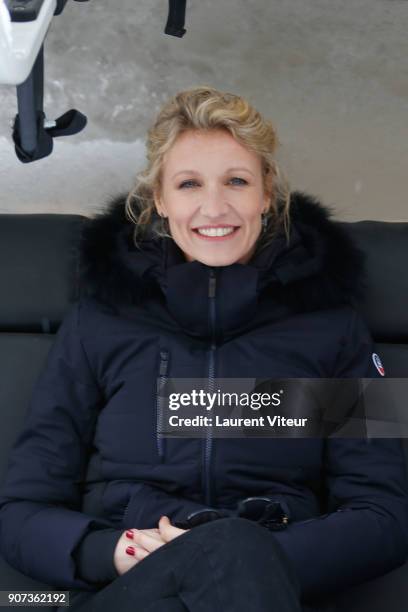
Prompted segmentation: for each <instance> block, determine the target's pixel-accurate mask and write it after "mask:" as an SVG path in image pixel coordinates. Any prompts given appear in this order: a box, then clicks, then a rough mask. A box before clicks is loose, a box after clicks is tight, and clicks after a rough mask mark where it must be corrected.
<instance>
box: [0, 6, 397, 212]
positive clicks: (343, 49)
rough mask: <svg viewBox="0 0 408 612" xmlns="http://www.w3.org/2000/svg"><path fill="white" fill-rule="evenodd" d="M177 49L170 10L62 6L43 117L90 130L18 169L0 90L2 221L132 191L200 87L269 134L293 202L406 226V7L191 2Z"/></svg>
mask: <svg viewBox="0 0 408 612" xmlns="http://www.w3.org/2000/svg"><path fill="white" fill-rule="evenodd" d="M187 4H188V9H187V20H186V28H187V33H186V34H185V36H184V38H182V39H179V38H175V37H172V36H168V35H165V34H164V26H165V23H166V19H167V1H166V0H160V1H159V0H138V2H137V3H136V2H134V0H120V2H117V1H116V0H91V2H89V3H85V4H82V3H77V2H73V1H71V0H70V1H69V2H68V4H67V6H66V9H65V11H64V13H63V14H62V15H61V16H59V17H56V18H55V19H54V20H53V22H52V26H51V29H50V32H49V34H48V37H47V41H46V95H45V109H46V113H47V117H48V118H55V117H56V116H58V115H60V114H62V113H63V112H65V111H66V110H68V109H69V108H72V107H76V108H78V109H79V110H81V111H82V112H84V113H85V114H86V115H87V116H88V119H89V124H88V126H87V128H86V130H85V131H84V132H83V133H81V134H79V135H77V136H73V137H69V138H63V139H60V140H56V141H55V149H54V153H53V154H52V156H50V157H49V158H47V159H44V160H41V161H38V162H35V163H32V164H28V165H26V164H22V163H21V162H19V161H18V160H17V158H16V156H15V153H14V148H13V145H12V141H11V136H10V122H11V121H12V120H13V118H14V115H15V113H16V98H15V89H14V88H11V87H6V86H2V87H0V185H1V196H0V212H7V211H14V212H21V213H27V212H49V211H50V212H83V213H85V214H86V213H87V212H91V211H93V210H96V209H97V208H98V207H99V206H102V205H103V203H104V201H105V198H106V195H108V194H114V193H116V192H117V191H120V190H126V189H129V188H130V186H131V184H132V180H133V177H134V175H135V172H136V170H138V169H139V168H141V167H142V166H143V164H144V135H145V132H146V129H147V127H148V125H149V122H150V121H151V120H152V119H153V117H154V116H155V113H156V112H157V111H158V109H159V108H160V106H161V104H162V102H164V101H165V100H166V99H167V97H168V96H169V95H172V94H174V93H176V92H177V91H179V90H181V89H185V88H188V87H191V86H194V85H199V84H210V85H213V86H215V87H218V88H220V89H225V90H228V91H232V92H235V93H239V94H242V95H244V96H246V97H248V98H249V99H250V101H251V102H252V103H253V104H255V105H256V106H257V107H258V108H259V110H260V111H261V112H263V113H264V114H265V115H266V116H267V117H268V118H269V119H271V120H272V121H274V122H275V124H276V126H277V129H278V133H279V137H280V140H281V142H282V147H281V151H280V154H279V159H280V161H281V163H282V165H283V168H284V169H285V170H286V173H287V175H288V176H289V178H290V181H291V184H292V187H293V189H303V190H306V191H308V192H310V193H313V194H315V195H317V196H318V197H320V198H322V200H323V201H325V202H326V203H327V204H330V205H332V206H334V207H335V209H336V214H337V217H338V218H341V219H345V220H357V219H368V218H370V219H379V220H390V221H393V220H408V212H407V211H408V202H407V175H408V144H407V143H408V63H407V57H408V38H407V34H406V30H407V23H408V2H407V0H352V1H348V2H344V0H330V1H328V0H313V1H312V0H287V1H285V2H281V1H280V0H217V1H216V2H215V1H214V0H188V1H187Z"/></svg>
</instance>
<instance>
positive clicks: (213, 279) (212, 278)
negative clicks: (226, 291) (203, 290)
mask: <svg viewBox="0 0 408 612" xmlns="http://www.w3.org/2000/svg"><path fill="white" fill-rule="evenodd" d="M216 284H217V279H216V277H215V273H214V270H213V269H211V270H210V279H209V284H208V297H210V298H214V297H215V287H216Z"/></svg>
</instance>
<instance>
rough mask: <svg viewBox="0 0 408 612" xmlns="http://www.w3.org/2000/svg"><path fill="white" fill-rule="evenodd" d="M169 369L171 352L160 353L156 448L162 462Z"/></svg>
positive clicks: (163, 350) (163, 351)
mask: <svg viewBox="0 0 408 612" xmlns="http://www.w3.org/2000/svg"><path fill="white" fill-rule="evenodd" d="M168 367H169V352H168V351H167V350H165V349H162V350H161V351H160V365H159V381H158V383H157V393H156V446H157V452H158V454H159V457H160V459H161V460H163V457H164V439H163V437H162V434H161V433H160V431H161V429H162V423H163V409H162V404H163V399H164V398H163V396H162V392H163V389H164V388H165V385H166V382H167V376H168Z"/></svg>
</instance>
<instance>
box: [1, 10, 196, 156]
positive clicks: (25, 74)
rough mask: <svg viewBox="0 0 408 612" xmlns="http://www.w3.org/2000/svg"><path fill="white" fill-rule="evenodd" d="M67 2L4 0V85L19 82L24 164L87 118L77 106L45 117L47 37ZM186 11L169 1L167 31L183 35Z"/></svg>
mask: <svg viewBox="0 0 408 612" xmlns="http://www.w3.org/2000/svg"><path fill="white" fill-rule="evenodd" d="M67 1H68V0H0V85H15V86H16V87H17V104H18V114H17V115H16V118H15V121H14V125H13V140H14V144H15V150H16V154H17V157H18V158H19V160H20V161H22V162H23V163H29V162H32V161H36V160H38V159H41V158H43V157H46V156H47V155H49V154H50V153H51V152H52V148H53V142H52V141H53V138H55V137H57V136H69V135H72V134H77V133H78V132H80V131H81V130H82V129H83V128H84V127H85V126H86V123H87V119H86V116H85V115H83V114H82V113H80V112H79V111H77V110H75V109H71V110H69V111H67V112H66V113H64V115H62V116H61V117H59V118H58V119H56V120H55V121H49V120H47V119H46V117H45V114H44V110H43V96H44V39H45V37H46V35H47V32H48V28H49V26H50V23H51V20H52V19H53V17H54V16H56V15H60V14H61V13H62V11H63V10H64V7H65V5H66V3H67ZM75 1H76V2H87V0H75ZM185 12H186V0H169V15H168V19H167V24H166V27H165V30H164V32H165V34H169V35H171V36H177V37H179V38H182V37H183V36H184V34H185V32H186V30H185V29H184V22H185Z"/></svg>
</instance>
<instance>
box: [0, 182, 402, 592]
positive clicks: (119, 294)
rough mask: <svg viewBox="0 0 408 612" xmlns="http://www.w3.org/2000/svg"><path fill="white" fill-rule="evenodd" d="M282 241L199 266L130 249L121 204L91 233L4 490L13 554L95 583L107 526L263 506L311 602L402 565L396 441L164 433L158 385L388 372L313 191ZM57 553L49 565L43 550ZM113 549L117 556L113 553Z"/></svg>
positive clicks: (23, 562)
mask: <svg viewBox="0 0 408 612" xmlns="http://www.w3.org/2000/svg"><path fill="white" fill-rule="evenodd" d="M291 219H292V228H291V239H290V243H289V244H287V243H286V239H285V236H284V234H283V232H281V233H280V234H279V235H278V236H277V237H276V238H275V240H274V241H273V243H272V244H271V245H269V246H267V247H266V248H264V249H263V250H260V251H259V252H257V253H255V255H254V256H253V258H252V259H251V261H250V262H249V263H248V264H247V265H242V264H234V265H230V266H226V267H216V268H211V267H208V266H206V265H204V264H202V263H200V262H198V261H193V262H186V261H185V260H184V258H183V255H182V253H181V251H180V249H179V248H178V247H177V245H176V244H175V243H174V242H173V241H172V240H170V239H161V240H157V239H156V240H153V239H146V240H144V241H143V243H142V248H141V249H140V250H138V249H136V248H135V247H134V244H133V241H132V235H133V226H132V224H131V223H130V222H129V221H128V220H127V219H126V216H125V208H124V198H123V197H118V198H116V199H115V200H113V201H112V202H111V203H110V204H109V206H108V207H107V209H106V210H105V211H104V212H103V213H101V214H100V215H99V216H97V217H95V218H94V219H91V220H89V223H87V224H86V227H85V231H84V234H83V241H82V247H81V270H82V276H81V277H82V290H81V295H80V297H79V299H77V300H76V301H75V302H74V303H73V304H72V307H71V308H70V310H69V312H68V313H67V315H66V317H65V319H64V320H63V322H62V324H61V326H60V328H59V330H58V333H57V336H56V338H55V342H54V344H53V346H52V348H51V350H50V353H49V355H48V359H47V362H46V364H45V366H44V368H43V370H42V373H41V375H40V377H39V380H38V381H37V384H36V387H35V389H34V392H33V396H32V399H31V404H30V408H29V413H28V416H27V421H26V424H25V427H24V430H23V431H22V433H21V434H20V436H19V437H18V439H17V441H16V443H15V446H14V449H13V452H12V455H11V458H10V465H9V469H8V473H7V478H6V481H5V483H4V485H3V487H2V490H1V497H0V528H1V553H2V554H3V555H4V557H5V558H6V560H7V561H8V562H9V563H10V564H11V565H13V566H15V567H16V568H18V569H19V570H21V571H22V572H24V573H26V574H28V575H30V576H32V577H34V578H36V579H39V580H41V581H44V582H45V583H48V584H53V585H55V586H57V587H59V588H72V589H88V590H91V589H93V588H94V585H93V584H91V583H90V582H88V581H87V580H84V579H83V577H81V575H79V574H78V571H77V569H78V568H77V566H76V563H75V553H76V552H77V551H78V550H79V548H80V546H81V544H83V542H84V541H86V539H87V537H89V536H90V535H91V536H92V535H94V534H95V532H97V531H100V533H101V534H103V533H106V532H107V531H109V529H110V530H112V528H114V529H116V530H119V531H118V533H120V532H121V530H123V529H124V528H128V527H136V528H137V527H138V528H149V527H155V526H156V525H157V521H158V519H159V518H160V516H161V515H162V514H167V515H168V516H169V517H170V519H171V520H173V521H183V520H185V519H186V518H187V517H188V516H189V515H190V514H191V513H192V512H195V511H198V510H202V509H204V508H208V507H211V508H219V509H233V508H235V507H236V506H237V504H238V502H239V501H240V500H242V499H243V498H245V497H248V496H258V495H267V496H271V497H273V498H274V499H276V500H281V501H282V503H283V504H284V505H285V507H286V508H288V510H289V515H290V521H289V525H288V526H287V528H286V529H282V530H280V531H276V532H274V533H275V537H276V539H277V541H278V542H279V543H280V545H281V546H282V547H283V549H284V551H285V553H286V554H287V556H288V557H289V559H290V561H291V562H292V564H293V566H294V567H295V569H296V572H297V574H298V577H299V580H300V583H301V587H302V593H303V596H304V597H306V598H310V597H314V596H320V595H324V594H329V593H335V592H336V591H337V590H342V589H343V588H344V587H347V586H349V585H351V584H355V583H359V582H362V581H365V580H368V579H371V578H374V577H376V576H378V575H381V574H383V573H385V572H386V571H388V570H391V569H392V568H394V567H397V566H399V565H400V564H402V563H403V562H404V561H405V560H406V558H407V554H408V485H407V480H406V473H405V468H404V461H403V454H402V450H401V443H400V441H399V440H394V439H363V438H361V439H345V438H327V439H323V438H320V439H319V438H298V439H291V438H274V439H268V438H262V439H260V438H245V439H244V438H239V439H232V438H229V439H228V438H214V437H208V438H207V439H200V438H184V439H180V438H165V437H162V436H160V435H158V431H157V421H158V418H159V417H160V415H159V414H158V401H157V399H158V398H157V377H158V376H165V377H174V378H177V377H180V378H204V379H205V378H207V379H208V378H211V377H215V378H231V377H233V378H248V377H256V378H320V377H323V378H343V377H344V378H359V377H365V378H370V377H373V378H374V377H379V376H380V375H381V374H380V373H379V371H378V370H377V368H376V367H375V363H374V361H373V359H372V354H373V346H372V339H371V337H370V334H369V332H368V330H367V328H366V326H365V324H364V322H363V321H362V319H361V317H360V316H359V315H358V314H357V311H356V310H355V308H354V307H353V303H354V299H355V297H356V296H357V295H358V293H359V291H361V287H362V282H363V257H362V254H361V253H360V251H359V250H358V249H357V248H356V247H355V246H354V245H353V244H352V242H351V241H350V238H349V237H348V235H347V234H346V233H345V231H344V229H343V228H342V226H341V225H340V224H339V223H337V222H335V221H333V220H332V219H331V218H330V213H329V210H328V209H327V208H326V207H324V206H323V205H322V204H320V203H319V202H318V201H317V199H316V198H313V197H312V196H309V195H307V194H304V193H301V192H294V193H293V194H292V213H291ZM44 551H46V553H45V554H40V553H43V552H44ZM109 554H110V555H112V549H111V550H110V551H109Z"/></svg>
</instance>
